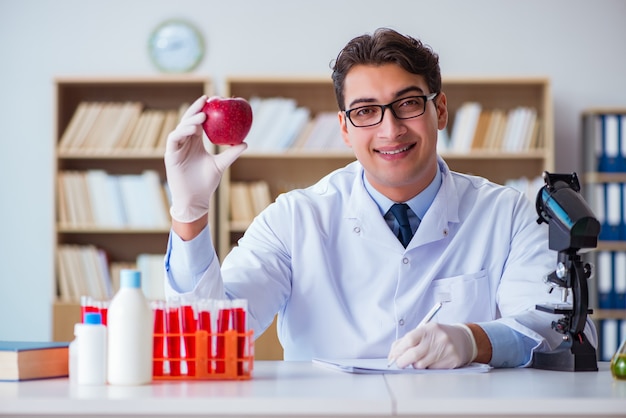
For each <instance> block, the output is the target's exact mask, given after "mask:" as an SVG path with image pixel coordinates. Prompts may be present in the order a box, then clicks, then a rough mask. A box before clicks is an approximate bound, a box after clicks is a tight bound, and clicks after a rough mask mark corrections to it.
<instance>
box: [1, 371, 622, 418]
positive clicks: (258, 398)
mask: <svg viewBox="0 0 626 418" xmlns="http://www.w3.org/2000/svg"><path fill="white" fill-rule="evenodd" d="M512 414H515V415H516V416H518V417H519V416H533V417H537V416H551V417H556V416H563V417H566V416H567V417H571V416H594V417H597V416H612V417H617V416H621V417H626V381H615V380H614V379H613V378H612V377H611V375H610V372H609V371H608V365H607V364H606V363H601V364H600V371H599V372H575V373H574V372H553V371H544V370H533V369H502V370H492V371H491V372H489V373H479V374H426V375H355V374H349V373H342V372H338V371H333V370H327V369H324V368H320V367H316V366H314V365H313V364H311V363H308V362H303V363H299V362H267V361H265V362H264V361H259V362H256V363H255V364H254V372H253V377H252V379H251V380H248V381H238V382H233V381H158V382H154V383H152V384H151V385H146V386H138V387H116V386H99V387H88V386H74V385H71V384H70V383H69V381H68V380H67V379H51V380H38V381H28V382H19V383H11V382H0V415H1V416H6V415H14V416H15V415H19V416H45V415H60V416H92V417H98V416H111V415H115V416H117V417H123V416H127V417H138V416H158V417H183V416H194V415H195V416H197V415H203V416H209V417H216V416H229V417H231V418H233V417H244V416H252V417H270V416H271V417H275V416H298V417H328V416H332V417H337V416H342V417H350V416H352V417H357V416H367V417H388V416H393V415H401V416H434V415H437V416H438V417H442V416H472V415H473V416H483V417H484V416H506V415H512Z"/></svg>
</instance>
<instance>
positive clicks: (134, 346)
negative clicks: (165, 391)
mask: <svg viewBox="0 0 626 418" xmlns="http://www.w3.org/2000/svg"><path fill="white" fill-rule="evenodd" d="M152 315H153V314H152V309H151V308H150V304H149V303H148V301H147V299H146V297H145V295H144V293H143V291H142V290H141V272H139V271H138V270H130V269H124V270H122V271H121V272H120V290H119V291H118V292H117V293H116V294H115V296H114V297H113V299H112V300H111V304H110V305H109V312H108V316H107V318H108V324H107V327H108V362H107V363H108V364H107V366H108V370H107V379H108V382H109V384H111V385H127V386H134V385H144V384H147V383H150V382H151V381H152V327H153V318H152Z"/></svg>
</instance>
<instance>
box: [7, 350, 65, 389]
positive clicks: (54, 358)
mask: <svg viewBox="0 0 626 418" xmlns="http://www.w3.org/2000/svg"><path fill="white" fill-rule="evenodd" d="M68 362H69V343H67V342H61V343H60V342H56V343H55V342H28V341H0V380H5V381H18V380H32V379H47V378H52V377H67V376H68V374H69V365H68Z"/></svg>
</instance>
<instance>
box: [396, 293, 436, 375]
mask: <svg viewBox="0 0 626 418" xmlns="http://www.w3.org/2000/svg"><path fill="white" fill-rule="evenodd" d="M442 306H443V302H437V303H435V305H434V306H433V307H432V308H430V311H428V313H427V314H426V316H425V317H424V319H422V320H421V321H420V323H419V324H417V326H416V327H415V328H419V327H421V326H422V325H426V324H428V323H429V322H430V321H431V320H432V319H433V318H434V317H435V315H437V312H439V309H441V307H442ZM395 363H396V359H393V360H391V361H390V362H389V363H388V364H387V367H391V366H393V365H394V364H395Z"/></svg>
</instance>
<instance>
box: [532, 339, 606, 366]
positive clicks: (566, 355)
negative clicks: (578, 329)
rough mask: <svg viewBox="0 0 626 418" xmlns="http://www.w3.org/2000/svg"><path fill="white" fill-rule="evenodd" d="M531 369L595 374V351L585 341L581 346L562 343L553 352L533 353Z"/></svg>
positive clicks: (596, 364) (596, 362)
mask: <svg viewBox="0 0 626 418" xmlns="http://www.w3.org/2000/svg"><path fill="white" fill-rule="evenodd" d="M532 367H533V368H534V369H543V370H557V371H565V372H597V371H598V361H597V358H596V349H595V348H593V346H592V345H591V344H589V341H587V340H585V341H584V342H583V343H582V344H581V343H579V342H576V343H574V344H572V343H569V342H563V343H562V344H561V345H560V346H559V347H558V348H557V349H556V350H554V351H550V352H547V353H535V354H534V357H533V365H532Z"/></svg>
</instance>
